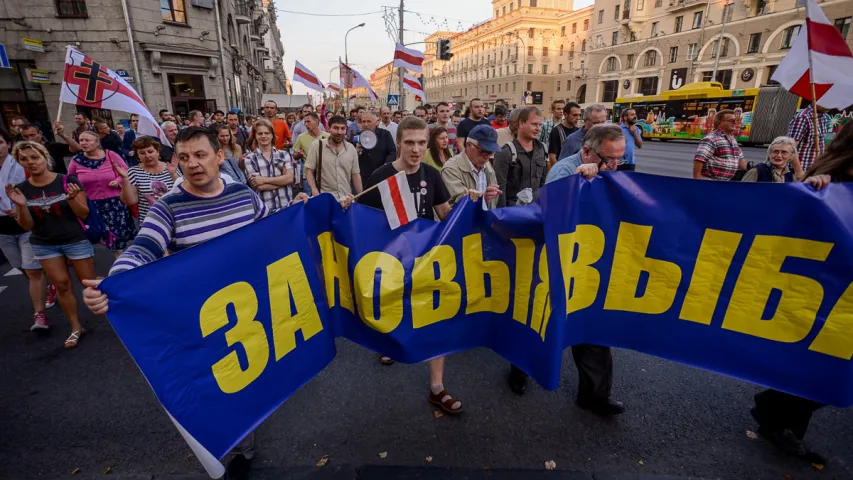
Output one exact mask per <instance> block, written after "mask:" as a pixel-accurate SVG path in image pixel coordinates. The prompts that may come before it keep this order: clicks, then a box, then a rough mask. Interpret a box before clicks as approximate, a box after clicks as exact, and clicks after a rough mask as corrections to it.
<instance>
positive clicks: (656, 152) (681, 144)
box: [635, 140, 767, 178]
mask: <svg viewBox="0 0 853 480" xmlns="http://www.w3.org/2000/svg"><path fill="white" fill-rule="evenodd" d="M696 143H697V142H686V141H677V142H673V141H669V142H661V141H658V140H647V141H645V142H644V143H643V148H642V149H639V150H636V151H635V152H636V154H635V155H636V157H637V171H638V172H643V173H653V174H655V175H667V176H670V177H686V178H690V177H692V176H693V155H694V154H695V153H696ZM741 149H742V150H743V154H744V156H745V157H746V160H747V161H751V162H756V163H760V162H763V161H764V159H765V157H766V155H767V148H766V147H741Z"/></svg>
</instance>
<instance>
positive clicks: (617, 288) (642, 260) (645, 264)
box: [604, 222, 681, 314]
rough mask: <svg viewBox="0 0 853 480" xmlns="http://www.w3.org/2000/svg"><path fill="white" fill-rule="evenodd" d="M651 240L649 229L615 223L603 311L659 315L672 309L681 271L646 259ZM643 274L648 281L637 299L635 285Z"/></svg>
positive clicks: (664, 262) (642, 226)
mask: <svg viewBox="0 0 853 480" xmlns="http://www.w3.org/2000/svg"><path fill="white" fill-rule="evenodd" d="M651 237H652V227H650V226H647V225H635V224H633V223H627V222H622V223H620V224H619V234H618V236H617V237H616V249H615V251H614V253H613V267H612V268H611V269H610V283H609V285H608V287H607V296H606V297H605V298H604V309H605V310H620V311H624V312H637V313H649V314H660V313H664V312H666V311H667V310H669V307H671V306H672V301H673V300H675V293H676V292H677V291H678V284H679V283H681V268H680V267H679V266H678V265H676V264H675V263H672V262H667V261H665V260H659V259H656V258H649V257H647V256H646V252H647V251H648V249H649V240H650V239H651ZM643 272H646V273H648V278H649V280H648V282H647V284H646V288H645V291H644V292H643V295H642V296H639V297H638V296H636V295H637V286H638V284H639V283H640V275H641V274H642V273H643Z"/></svg>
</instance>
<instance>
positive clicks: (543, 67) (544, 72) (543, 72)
mask: <svg viewBox="0 0 853 480" xmlns="http://www.w3.org/2000/svg"><path fill="white" fill-rule="evenodd" d="M542 75H548V65H542Z"/></svg>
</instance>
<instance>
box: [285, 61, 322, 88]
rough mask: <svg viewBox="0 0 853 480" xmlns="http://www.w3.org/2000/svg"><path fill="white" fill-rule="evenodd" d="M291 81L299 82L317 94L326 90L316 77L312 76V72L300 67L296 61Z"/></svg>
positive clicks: (302, 66) (303, 66)
mask: <svg viewBox="0 0 853 480" xmlns="http://www.w3.org/2000/svg"><path fill="white" fill-rule="evenodd" d="M293 81H294V82H299V83H301V84H302V85H305V86H306V87H308V88H310V89H312V90H317V91H318V92H322V91H323V90H325V89H326V86H325V85H323V82H321V81H320V79H319V78H317V75H314V72H312V71H311V70H308V69H307V68H305V65H302V64H301V63H299V61H298V60H297V62H296V66H295V67H294V68H293Z"/></svg>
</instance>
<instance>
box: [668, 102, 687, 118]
mask: <svg viewBox="0 0 853 480" xmlns="http://www.w3.org/2000/svg"><path fill="white" fill-rule="evenodd" d="M664 116H666V118H671V119H672V120H673V121H674V122H683V121H684V100H669V101H668V102H666V107H664Z"/></svg>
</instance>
